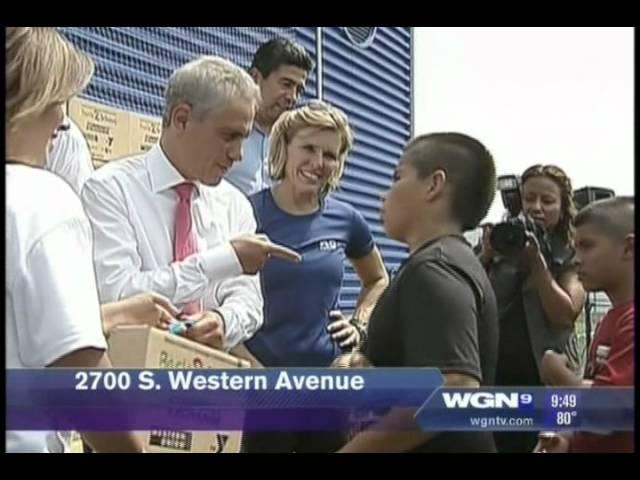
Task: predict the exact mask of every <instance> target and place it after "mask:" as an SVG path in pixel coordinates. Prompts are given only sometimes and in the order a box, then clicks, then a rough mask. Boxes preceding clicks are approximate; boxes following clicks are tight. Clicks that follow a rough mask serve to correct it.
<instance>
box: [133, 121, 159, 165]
mask: <svg viewBox="0 0 640 480" xmlns="http://www.w3.org/2000/svg"><path fill="white" fill-rule="evenodd" d="M129 129H130V133H129V138H130V141H131V144H130V146H129V152H130V153H131V154H132V155H133V154H136V153H142V152H146V151H147V150H149V149H150V148H151V147H152V146H153V145H155V144H156V143H158V140H159V139H160V133H161V132H162V120H160V119H159V118H155V117H147V116H144V115H138V114H135V113H131V114H130V116H129Z"/></svg>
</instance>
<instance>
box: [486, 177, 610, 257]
mask: <svg viewBox="0 0 640 480" xmlns="http://www.w3.org/2000/svg"><path fill="white" fill-rule="evenodd" d="M497 188H498V191H500V195H501V197H502V203H503V204H504V206H505V208H506V210H507V215H508V218H507V220H506V221H504V222H502V223H498V224H496V225H495V226H494V227H493V230H492V231H491V235H490V237H489V243H490V244H491V247H492V248H493V249H494V250H495V251H496V252H498V253H499V254H501V255H503V256H505V257H512V258H513V257H515V256H517V255H519V254H520V253H521V252H522V250H523V249H524V247H525V245H526V244H527V235H526V232H531V233H533V234H534V235H535V237H536V239H537V240H538V243H539V245H540V250H541V253H542V255H543V256H544V258H545V260H547V263H548V264H549V265H554V264H556V263H559V262H560V263H561V262H562V260H561V259H556V258H554V251H553V248H552V244H551V241H550V238H549V236H548V235H547V231H546V229H545V227H544V225H542V224H540V223H537V222H535V221H534V220H533V219H532V218H531V217H529V216H528V215H526V214H525V213H524V212H523V211H522V196H521V191H522V188H521V181H520V177H519V176H517V175H501V176H499V177H498V179H497ZM613 196H614V192H613V190H610V189H606V188H598V187H584V188H581V189H579V190H576V191H575V192H574V197H575V202H576V204H577V205H578V207H579V208H582V207H584V206H585V205H587V204H589V203H591V202H593V201H595V200H600V199H602V198H609V197H613Z"/></svg>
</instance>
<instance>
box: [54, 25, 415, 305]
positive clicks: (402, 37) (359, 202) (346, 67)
mask: <svg viewBox="0 0 640 480" xmlns="http://www.w3.org/2000/svg"><path fill="white" fill-rule="evenodd" d="M60 30H62V31H63V32H64V33H65V34H66V35H67V36H68V37H69V39H70V40H71V41H73V42H74V43H76V44H77V45H79V46H80V47H81V48H82V49H83V50H85V51H87V52H89V53H90V54H91V55H92V56H93V57H94V59H95V60H96V75H95V77H94V79H93V80H92V82H91V84H90V85H89V87H88V89H87V90H86V92H85V93H84V94H83V97H85V98H88V99H90V100H94V101H97V102H99V103H102V104H105V105H109V106H113V107H117V108H122V109H124V110H128V111H131V112H136V113H142V114H147V115H154V116H161V115H162V108H163V94H164V87H165V85H166V80H167V79H168V77H169V75H170V74H171V72H172V71H173V70H174V69H175V68H176V67H178V66H179V65H181V64H183V63H185V62H187V61H189V60H191V59H193V58H194V57H196V56H198V55H203V54H217V55H221V56H224V57H226V58H229V59H230V60H232V61H234V62H236V63H237V64H239V65H241V66H244V67H248V66H249V64H250V61H251V58H252V55H253V53H254V51H255V49H256V47H257V46H258V45H259V44H260V43H262V42H264V41H266V40H267V39H269V38H272V37H274V36H276V35H281V36H286V37H289V38H295V39H296V40H297V41H298V42H300V43H301V44H302V45H304V47H305V48H307V50H308V51H309V53H310V54H311V55H312V56H313V57H314V58H316V38H317V37H316V34H317V29H316V27H167V28H158V27H61V28H60ZM322 30H323V37H322V38H323V50H322V57H323V87H324V99H325V100H326V101H328V102H331V103H333V104H335V105H336V106H338V107H340V108H342V109H343V110H344V111H345V112H346V113H347V114H348V115H349V118H350V120H351V122H352V125H353V127H354V130H355V135H356V142H355V148H354V151H353V154H352V155H351V157H350V158H349V160H348V163H347V168H346V170H345V176H344V178H343V182H342V185H341V188H340V190H339V192H338V193H337V196H338V198H340V199H342V200H345V201H347V202H349V203H351V204H352V205H354V206H355V207H356V208H357V209H359V210H360V211H361V212H362V214H363V215H364V217H365V219H366V220H367V221H368V222H369V224H370V225H371V229H372V231H373V233H374V236H375V239H376V242H377V243H378V245H379V247H380V248H381V250H382V253H383V257H384V260H385V263H386V264H387V267H388V268H389V269H390V270H393V269H395V268H397V266H398V264H399V262H400V261H401V260H402V259H403V258H404V256H405V255H406V251H405V249H404V248H402V247H401V246H400V245H399V244H397V243H396V242H393V241H391V240H389V239H387V238H386V237H385V235H384V232H383V230H382V227H381V225H380V217H379V214H380V193H381V192H382V191H384V190H386V189H387V188H388V185H389V183H390V181H391V177H392V173H393V169H394V167H395V165H396V163H397V160H398V158H399V157H400V154H401V150H402V146H403V145H404V144H405V143H406V141H407V139H408V138H409V136H410V133H411V29H410V28H404V27H378V28H377V31H376V35H375V37H374V39H373V42H372V43H371V45H370V46H368V47H367V48H361V47H359V46H356V45H354V44H353V43H352V42H351V41H350V40H349V38H348V37H347V35H346V34H345V32H344V30H343V28H342V27H331V28H323V29H322ZM316 72H317V70H316V71H314V72H313V74H312V75H311V77H310V78H309V81H308V83H307V89H306V92H305V98H306V99H308V98H316V96H317V85H318V84H317V78H316ZM358 293H359V282H358V281H357V277H356V276H355V274H354V272H353V270H352V269H351V268H350V267H349V268H348V269H347V277H346V280H345V285H344V289H343V296H342V305H341V306H342V308H343V309H345V310H351V309H353V307H354V306H355V302H356V299H357V296H358Z"/></svg>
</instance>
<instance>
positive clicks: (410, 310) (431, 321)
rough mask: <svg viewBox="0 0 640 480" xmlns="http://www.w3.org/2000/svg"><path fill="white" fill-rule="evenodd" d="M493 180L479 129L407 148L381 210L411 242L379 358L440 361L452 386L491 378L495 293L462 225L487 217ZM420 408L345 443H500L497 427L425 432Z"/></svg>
mask: <svg viewBox="0 0 640 480" xmlns="http://www.w3.org/2000/svg"><path fill="white" fill-rule="evenodd" d="M495 183H496V176H495V166H494V163H493V158H492V156H491V154H490V153H489V152H488V151H487V150H486V148H485V147H484V146H483V145H482V144H481V143H480V142H478V141H477V140H475V139H473V138H471V137H468V136H466V135H462V134H457V133H437V134H430V135H424V136H421V137H418V138H416V139H415V140H413V141H412V142H411V143H409V145H408V146H407V147H406V149H405V152H404V155H403V157H402V158H401V160H400V162H399V164H398V168H397V169H396V173H395V176H394V183H393V185H392V187H391V189H390V191H389V192H388V193H387V194H386V195H385V198H384V205H383V209H382V219H383V222H384V227H385V230H386V232H387V234H388V235H389V237H391V238H394V239H396V240H399V241H402V242H404V243H406V244H407V245H408V246H409V250H410V256H409V258H408V259H407V260H406V261H405V262H404V263H403V265H402V266H401V268H400V270H399V271H398V274H397V275H396V277H395V278H394V279H393V281H392V282H391V283H390V285H389V287H388V288H387V290H386V292H385V293H384V294H383V296H382V297H381V298H380V300H379V302H378V305H377V306H376V308H375V310H374V311H373V313H372V315H371V318H370V320H369V328H368V341H367V344H366V345H365V346H364V348H363V352H364V354H365V355H366V357H367V358H368V359H369V360H370V361H371V363H372V364H373V365H374V366H377V367H435V368H439V369H440V370H441V371H442V374H443V376H444V378H445V383H446V385H447V386H457V387H479V386H480V385H492V384H493V381H494V376H495V368H496V361H497V345H498V315H497V307H496V300H495V296H494V293H493V289H492V288H491V285H490V283H489V280H488V278H487V276H486V274H485V271H484V269H483V268H482V265H481V264H480V263H479V261H478V259H477V258H476V256H475V255H474V253H473V251H472V249H471V247H470V245H469V244H468V243H467V242H466V241H465V239H464V238H463V237H462V232H463V231H465V230H469V229H473V228H475V227H476V226H477V225H478V224H479V222H480V221H481V220H482V219H483V218H484V217H485V215H486V214H487V211H488V209H489V207H490V205H491V202H492V201H493V197H494V195H495ZM337 363H338V364H343V365H348V364H349V363H350V362H349V360H348V359H342V360H341V361H338V362H337ZM414 415H415V410H413V411H410V410H407V409H393V410H392V411H390V412H389V413H387V414H386V415H385V416H384V417H383V418H382V419H381V420H380V422H379V425H378V426H377V427H376V428H375V429H372V430H368V431H365V432H362V433H360V434H358V435H356V436H355V437H354V438H353V439H352V440H351V441H350V442H349V443H348V444H347V445H345V446H344V447H343V448H342V449H341V450H340V451H341V452H493V451H495V446H494V444H493V437H492V435H491V432H446V433H437V432H423V431H421V430H420V429H419V427H418V426H417V424H416V422H415V420H414V419H413V417H414ZM385 425H387V426H389V427H390V428H388V429H385V428H384V426H385ZM399 426H403V427H404V428H403V429H400V428H398V427H399Z"/></svg>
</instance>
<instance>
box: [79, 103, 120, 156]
mask: <svg viewBox="0 0 640 480" xmlns="http://www.w3.org/2000/svg"><path fill="white" fill-rule="evenodd" d="M69 117H71V118H72V119H73V121H74V122H76V123H77V124H78V127H80V130H82V133H83V134H84V136H85V138H86V139H87V143H88V144H89V150H91V158H92V159H93V160H94V161H96V160H99V161H108V160H113V159H115V158H122V157H125V156H127V155H129V154H130V139H129V136H130V131H129V130H130V129H129V113H128V112H125V111H124V110H118V109H115V108H111V107H107V106H105V105H100V104H99V103H94V102H90V101H88V100H84V99H80V98H73V99H72V100H71V101H70V102H69Z"/></svg>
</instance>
